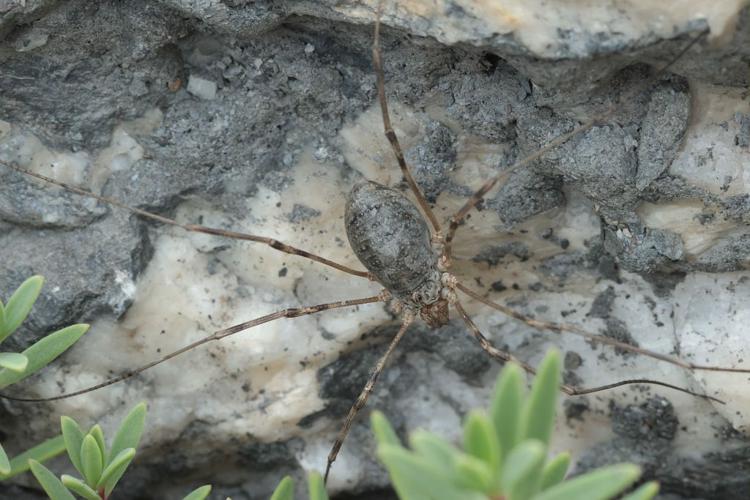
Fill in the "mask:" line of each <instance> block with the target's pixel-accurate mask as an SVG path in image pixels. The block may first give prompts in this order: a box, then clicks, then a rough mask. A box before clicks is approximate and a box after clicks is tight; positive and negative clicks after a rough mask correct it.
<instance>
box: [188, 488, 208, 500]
mask: <svg viewBox="0 0 750 500" xmlns="http://www.w3.org/2000/svg"><path fill="white" fill-rule="evenodd" d="M209 493H211V485H210V484H206V485H204V486H201V487H200V488H196V489H194V490H193V491H191V492H190V493H189V494H188V495H187V496H186V497H185V498H183V499H182V500H205V498H206V497H207V496H208V494H209Z"/></svg>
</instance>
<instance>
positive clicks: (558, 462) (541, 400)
mask: <svg viewBox="0 0 750 500" xmlns="http://www.w3.org/2000/svg"><path fill="white" fill-rule="evenodd" d="M559 384H560V356H559V354H558V353H557V352H556V351H552V352H550V353H549V354H548V355H547V356H546V357H545V358H544V361H543V362H542V364H541V366H540V367H539V371H538V373H537V375H536V378H535V379H534V384H533V386H532V388H531V392H530V393H529V394H528V395H527V394H526V390H525V384H524V381H523V371H522V370H521V368H520V367H519V366H517V365H515V364H513V363H509V364H508V365H507V366H506V367H505V368H504V369H503V371H502V373H501V375H500V378H499V379H498V382H497V385H496V386H495V391H494V395H493V398H492V402H491V404H490V411H489V413H485V412H481V411H474V412H472V413H470V414H469V416H468V417H467V418H466V420H465V422H464V432H463V450H460V449H458V448H456V447H455V446H453V445H451V444H450V443H448V442H447V441H445V440H444V439H442V438H440V437H438V436H436V435H434V434H432V433H429V432H426V431H416V432H414V433H412V434H411V435H410V437H409V446H410V449H409V448H405V447H404V446H403V445H402V444H401V441H400V440H399V438H398V436H397V435H396V433H395V431H394V430H393V428H392V427H391V425H390V423H389V422H388V420H387V419H386V417H385V416H384V415H383V414H382V413H380V412H373V414H372V417H371V420H372V428H373V432H374V433H375V438H376V440H377V443H378V448H377V455H378V458H379V459H380V461H381V462H382V463H383V464H384V465H385V468H386V469H387V470H388V473H389V474H390V476H391V482H392V483H393V487H394V489H395V490H396V492H397V494H398V496H399V498H401V499H402V500H426V499H430V500H500V499H502V500H532V499H533V500H578V499H581V498H585V499H586V500H605V499H611V498H615V497H617V496H618V495H621V494H622V493H623V492H624V491H626V490H627V489H628V488H630V487H631V486H632V485H633V484H634V483H635V482H636V481H637V479H638V478H639V476H640V469H639V468H638V467H637V466H635V465H632V464H620V465H613V466H609V467H604V468H601V469H597V470H594V471H591V472H589V473H587V474H583V475H581V476H578V477H575V478H573V479H570V480H567V481H566V480H565V475H566V473H567V472H568V467H569V465H570V455H569V454H567V453H560V454H558V455H556V456H554V457H551V458H550V457H549V456H548V447H549V441H550V436H551V435H552V429H553V426H554V419H555V410H556V403H557V397H558V387H559ZM316 481H317V482H316ZM657 492H658V485H657V484H656V483H654V482H651V483H647V484H644V485H643V486H641V487H640V488H638V489H637V490H635V491H634V492H632V493H630V494H628V495H626V496H624V497H623V500H649V499H651V498H653V497H654V496H655V495H656V493H657ZM292 495H293V484H292V480H291V478H289V477H286V478H284V479H283V480H282V482H281V483H280V484H279V486H278V487H277V489H276V491H275V492H274V495H273V497H272V500H291V499H292V498H293V497H292ZM310 498H311V499H315V500H325V499H327V498H328V497H327V496H326V494H325V490H324V488H323V484H322V480H321V479H320V475H317V474H312V475H311V476H310Z"/></svg>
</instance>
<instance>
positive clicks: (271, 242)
mask: <svg viewBox="0 0 750 500" xmlns="http://www.w3.org/2000/svg"><path fill="white" fill-rule="evenodd" d="M0 165H5V166H6V167H8V168H10V169H11V170H15V171H16V172H19V173H22V174H24V175H28V176H30V177H34V178H36V179H39V180H42V181H44V182H48V183H50V184H53V185H55V186H59V187H61V188H64V189H66V190H68V191H71V192H73V193H76V194H79V195H81V196H86V197H89V198H93V199H95V200H97V201H101V202H103V203H107V204H109V205H112V206H115V207H118V208H122V209H124V210H127V211H129V212H132V213H134V214H136V215H140V216H141V217H145V218H147V219H151V220H155V221H158V222H161V223H163V224H169V225H170V226H176V227H179V228H182V229H184V230H185V231H190V232H194V233H204V234H212V235H215V236H223V237H226V238H233V239H237V240H244V241H254V242H256V243H263V244H265V245H268V246H269V247H271V248H273V249H274V250H278V251H280V252H284V253H288V254H291V255H297V256H299V257H304V258H306V259H310V260H314V261H315V262H319V263H321V264H325V265H326V266H330V267H333V268H334V269H338V270H339V271H343V272H345V273H348V274H353V275H354V276H358V277H360V278H367V279H370V280H374V277H373V276H372V275H371V274H370V273H368V272H367V271H357V270H356V269H352V268H351V267H348V266H345V265H343V264H338V263H336V262H333V261H332V260H329V259H326V258H325V257H320V256H318V255H315V254H312V253H310V252H306V251H305V250H302V249H301V248H297V247H293V246H291V245H287V244H286V243H283V242H281V241H279V240H276V239H274V238H267V237H265V236H256V235H253V234H246V233H237V232H235V231H227V230H224V229H218V228H212V227H206V226H199V225H196V224H181V223H180V222H177V221H176V220H174V219H170V218H169V217H164V216H163V215H158V214H154V213H151V212H147V211H146V210H141V209H140V208H135V207H131V206H129V205H126V204H125V203H123V202H121V201H120V200H117V199H115V198H109V197H107V196H101V195H98V194H96V193H92V192H91V191H87V190H86V189H81V188H79V187H76V186H72V185H70V184H67V183H65V182H60V181H58V180H55V179H52V178H50V177H47V176H46V175H42V174H38V173H36V172H31V171H30V170H26V169H24V168H21V167H19V166H17V165H13V164H11V163H7V162H5V161H2V160H0Z"/></svg>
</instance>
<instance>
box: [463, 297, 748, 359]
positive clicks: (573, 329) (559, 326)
mask: <svg viewBox="0 0 750 500" xmlns="http://www.w3.org/2000/svg"><path fill="white" fill-rule="evenodd" d="M456 288H458V289H459V290H460V291H461V292H463V293H465V294H466V295H468V296H469V297H471V298H472V299H475V300H478V301H479V302H481V303H483V304H485V305H488V306H490V307H491V308H493V309H495V310H497V311H500V312H501V313H503V314H506V315H507V316H510V317H511V318H513V319H516V320H518V321H521V322H523V323H525V324H527V325H529V326H530V327H532V328H536V329H537V330H540V331H551V332H553V333H557V334H562V333H571V334H573V335H578V336H579V337H583V338H585V339H587V340H589V341H591V342H595V343H597V344H606V345H610V346H612V347H616V348H618V349H622V350H624V351H628V352H632V353H635V354H642V355H643V356H648V357H649V358H654V359H657V360H659V361H664V362H665V363H669V364H672V365H676V366H679V367H680V368H684V369H686V370H702V371H712V372H730V373H750V368H724V367H721V366H710V365H697V364H694V363H690V362H689V361H685V360H684V359H680V358H677V357H674V356H667V355H666V354H661V353H658V352H654V351H650V350H648V349H643V348H641V347H636V346H634V345H630V344H627V343H625V342H620V341H618V340H615V339H613V338H611V337H607V336H605V335H597V334H594V333H590V332H587V331H585V330H583V329H581V328H578V327H577V326H575V325H568V324H565V323H552V322H549V321H541V320H538V319H534V318H532V317H530V316H526V315H525V314H521V313H520V312H518V311H516V310H515V309H512V308H510V307H507V306H504V305H502V304H498V303H497V302H493V301H491V300H489V299H487V298H486V297H482V296H481V295H479V294H478V293H477V292H475V291H473V290H471V289H470V288H468V287H466V286H465V285H463V284H461V283H457V284H456Z"/></svg>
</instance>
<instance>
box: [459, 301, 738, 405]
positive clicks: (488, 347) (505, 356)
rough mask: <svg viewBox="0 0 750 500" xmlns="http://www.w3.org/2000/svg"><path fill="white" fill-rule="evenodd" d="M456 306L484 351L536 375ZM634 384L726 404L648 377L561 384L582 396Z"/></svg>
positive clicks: (572, 392) (566, 389)
mask: <svg viewBox="0 0 750 500" xmlns="http://www.w3.org/2000/svg"><path fill="white" fill-rule="evenodd" d="M453 305H454V306H455V307H456V310H457V311H458V313H459V314H460V315H461V318H463V320H464V322H465V323H466V325H467V326H468V327H469V329H470V330H471V334H472V335H473V336H474V338H475V339H477V341H478V342H479V345H480V346H481V347H482V349H484V351H485V352H486V353H487V354H489V355H490V356H492V357H493V358H495V359H497V360H499V361H503V362H507V361H512V362H514V363H517V364H518V365H519V366H520V367H521V368H523V370H524V371H525V372H527V373H528V374H530V375H536V370H535V369H534V368H533V367H532V366H531V365H529V364H528V363H524V362H523V361H520V360H518V359H517V358H516V357H514V356H513V355H512V354H510V353H508V352H505V351H503V350H500V349H498V348H496V347H495V346H493V345H492V344H491V343H490V341H489V340H487V337H485V336H484V335H483V334H482V332H481V331H480V330H479V327H478V326H477V325H476V324H475V323H474V321H472V319H471V318H470V317H469V315H468V314H467V313H466V311H465V310H464V308H463V307H462V306H461V303H460V302H459V301H456V302H455V303H454V304H453ZM633 384H647V385H658V386H661V387H667V388H669V389H673V390H675V391H679V392H684V393H685V394H690V395H691V396H695V397H698V398H703V399H708V400H710V401H714V402H716V403H721V404H724V401H722V400H720V399H717V398H715V397H713V396H709V395H707V394H700V393H698V392H693V391H691V390H689V389H685V388H683V387H679V386H676V385H672V384H670V383H667V382H661V381H659V380H651V379H647V378H637V379H628V380H621V381H619V382H614V383H611V384H606V385H600V386H597V387H575V386H572V385H568V384H560V390H561V391H562V392H564V393H565V394H567V395H568V396H582V395H584V394H592V393H594V392H601V391H606V390H609V389H614V388H615V387H621V386H624V385H633Z"/></svg>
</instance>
